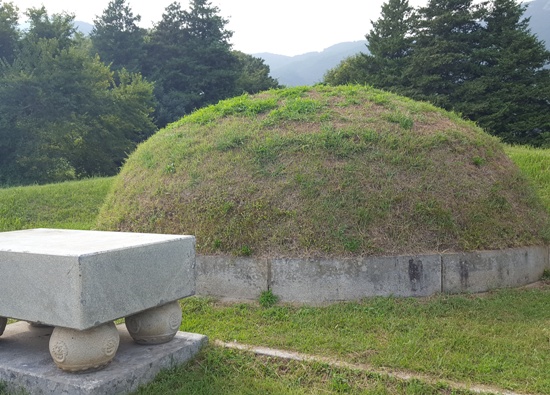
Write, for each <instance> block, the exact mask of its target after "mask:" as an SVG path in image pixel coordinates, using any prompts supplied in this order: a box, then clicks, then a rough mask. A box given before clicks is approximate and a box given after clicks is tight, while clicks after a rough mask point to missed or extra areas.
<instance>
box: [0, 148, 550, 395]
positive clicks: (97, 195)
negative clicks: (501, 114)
mask: <svg viewBox="0 0 550 395" xmlns="http://www.w3.org/2000/svg"><path fill="white" fill-rule="evenodd" d="M505 150H506V153H507V154H508V155H509V156H510V157H511V158H512V159H513V161H514V162H515V163H516V164H517V165H518V166H519V167H520V168H521V170H522V171H523V173H524V174H525V175H526V176H527V177H528V178H529V179H530V180H531V182H532V183H533V184H534V185H535V187H536V188H537V189H538V191H539V195H540V196H541V198H542V200H543V201H544V203H545V205H546V207H547V208H548V209H549V211H550V182H548V181H549V177H550V172H549V170H550V151H548V150H535V149H530V148H525V147H506V148H505ZM112 182H113V179H112V178H104V179H101V178H97V179H91V180H85V181H78V182H67V183H62V184H55V185H45V186H29V187H17V188H5V189H0V231H9V230H17V229H27V228H36V227H52V228H72V229H93V228H94V227H95V219H96V216H97V213H98V212H99V209H100V207H101V204H102V202H103V201H104V199H105V197H106V196H107V193H108V191H109V188H110V187H111V184H112ZM182 308H183V323H182V326H181V330H184V331H191V332H199V333H203V334H206V335H207V336H209V339H210V345H209V346H208V347H206V348H205V349H204V350H203V351H202V352H201V353H200V355H199V356H198V357H197V358H196V359H195V360H194V361H192V362H190V363H189V364H187V365H186V366H182V367H179V368H177V369H174V370H171V371H166V372H163V373H162V374H160V375H159V376H158V377H157V379H156V380H155V381H154V382H153V383H151V384H149V385H147V386H144V387H142V388H140V389H139V390H138V391H137V393H139V394H342V393H345V394H471V393H474V392H473V391H469V390H467V389H457V388H455V387H454V386H453V384H452V383H453V382H461V383H464V384H466V385H467V386H468V385H475V384H484V385H487V386H491V387H496V388H497V389H501V390H502V391H504V390H510V391H515V392H517V393H523V394H550V375H548V372H549V371H550V285H549V283H548V280H547V281H546V282H544V281H543V282H542V283H541V284H539V285H538V286H537V287H532V288H525V289H515V290H497V291H494V292H490V293H487V294H483V295H456V296H449V295H438V296H434V297H431V298H426V299H412V298H373V299H368V300H364V301H357V302H347V303H339V304H333V305H330V306H325V307H315V308H313V307H307V306H292V305H285V304H275V305H273V306H267V307H262V306H260V305H259V303H248V304H243V303H237V304H235V303H233V304H226V303H223V302H221V301H216V300H211V299H207V298H190V299H188V300H184V301H182ZM216 339H218V340H221V341H224V342H230V343H231V342H239V343H245V344H249V345H254V346H266V347H272V348H277V349H284V350H290V351H297V352H301V353H306V354H310V355H316V356H321V357H326V358H330V359H333V360H337V361H342V362H347V363H350V364H355V365H356V366H358V367H359V366H365V367H366V369H364V370H362V369H357V368H353V367H337V366H334V365H331V364H328V363H326V362H304V361H288V360H285V359H278V358H271V357H263V356H257V355H254V354H252V353H248V352H245V351H237V350H229V349H225V348H221V347H219V346H216V345H214V341H215V340H216ZM369 368H371V369H369ZM384 370H386V371H387V372H392V371H393V372H395V371H397V372H404V373H408V374H409V375H410V376H412V377H413V378H412V379H410V380H403V379H399V378H396V377H395V376H393V375H388V374H384V373H380V371H384ZM373 371H374V372H373ZM415 376H417V377H416V378H414V377H415ZM2 388H3V387H2V385H1V384H0V393H3V392H5V391H4V390H3V389H2ZM493 392H494V391H493Z"/></svg>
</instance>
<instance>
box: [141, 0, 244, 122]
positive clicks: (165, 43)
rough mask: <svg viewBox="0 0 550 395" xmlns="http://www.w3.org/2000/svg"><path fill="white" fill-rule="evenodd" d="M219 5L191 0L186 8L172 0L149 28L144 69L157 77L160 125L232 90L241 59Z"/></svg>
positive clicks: (157, 120) (215, 100) (153, 78)
mask: <svg viewBox="0 0 550 395" xmlns="http://www.w3.org/2000/svg"><path fill="white" fill-rule="evenodd" d="M219 11H220V10H219V9H218V7H214V6H212V5H211V3H210V2H208V1H206V0H191V3H190V9H189V11H185V10H183V9H182V8H181V5H180V4H179V3H172V4H171V5H169V6H168V7H167V8H166V10H165V13H164V14H163V16H162V20H161V21H160V22H159V23H158V24H157V25H156V26H155V28H154V29H153V31H152V33H151V36H150V39H149V42H148V44H147V61H146V62H144V75H145V76H147V77H148V78H149V79H150V80H153V81H155V96H156V98H157V100H158V107H157V110H156V113H155V116H156V122H157V125H158V126H159V127H163V126H165V125H166V124H167V123H169V122H173V121H175V120H177V119H179V118H180V117H182V116H183V115H185V114H188V113H190V112H191V111H193V110H194V109H197V108H200V107H202V106H204V105H207V104H212V103H215V102H217V101H218V100H220V99H224V98H227V97H230V96H233V95H234V94H235V84H236V80H237V78H238V76H239V71H238V66H239V65H238V61H237V59H236V57H235V56H233V54H232V53H231V44H230V43H229V39H230V38H231V36H232V32H231V31H228V30H226V29H225V25H226V24H227V20H225V19H224V18H222V17H221V16H220V15H219Z"/></svg>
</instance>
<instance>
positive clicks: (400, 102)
mask: <svg viewBox="0 0 550 395" xmlns="http://www.w3.org/2000/svg"><path fill="white" fill-rule="evenodd" d="M97 227H98V228H99V229H104V230H121V231H135V232H155V233H175V234H193V235H195V236H196V237H197V252H198V253H200V254H232V255H237V256H251V255H252V256H270V257H299V258H304V257H325V256H326V257H329V256H365V255H396V254H417V253H431V252H441V251H470V250H478V249H502V248H508V247H519V246H528V245H540V244H544V243H546V242H547V236H548V235H550V231H549V229H550V228H549V225H548V213H547V212H546V211H545V209H544V208H543V206H542V204H541V201H540V198H539V197H538V195H537V193H536V192H535V190H534V188H533V187H532V186H531V185H530V184H529V183H528V182H527V180H526V178H525V177H524V176H523V174H522V173H521V172H520V171H519V169H518V168H517V167H516V166H515V165H514V164H513V163H512V162H511V160H510V159H509V158H508V157H507V156H506V154H505V153H504V151H503V147H502V145H501V143H500V142H499V141H498V140H497V139H496V138H494V137H491V136H489V135H488V134H486V133H484V132H483V131H482V130H481V129H479V128H478V127H476V126H475V125H474V124H473V123H470V122H467V121H464V120H462V119H461V118H460V117H459V116H457V115H456V114H453V113H449V112H446V111H443V110H441V109H438V108H435V107H433V106H431V105H429V104H427V103H420V102H415V101H412V100H409V99H406V98H403V97H400V96H397V95H393V94H391V93H388V92H383V91H379V90H376V89H373V88H370V87H362V86H342V87H325V86H315V87H299V88H289V89H281V90H271V91H267V92H263V93H260V94H258V95H255V96H248V95H244V96H240V97H237V98H234V99H229V100H224V101H222V102H220V103H218V104H217V105H213V106H209V107H206V108H204V109H201V110H198V111H196V112H195V113H193V114H190V115H189V116H186V117H184V118H182V119H181V120H180V121H178V122H176V123H174V124H172V125H169V126H168V127H167V128H166V129H164V130H162V131H160V132H158V133H157V134H156V135H154V136H153V137H151V138H150V139H149V140H148V141H147V142H145V143H143V144H142V145H141V146H140V147H138V149H137V150H136V151H135V152H134V153H133V154H132V155H131V156H130V158H129V159H128V161H127V162H126V164H125V165H124V167H123V169H122V171H121V173H120V175H119V176H118V177H117V179H116V181H115V183H114V187H113V189H112V191H111V193H110V195H109V196H108V198H107V200H106V203H105V205H104V206H103V208H102V210H101V213H100V215H99V220H98V226H97Z"/></svg>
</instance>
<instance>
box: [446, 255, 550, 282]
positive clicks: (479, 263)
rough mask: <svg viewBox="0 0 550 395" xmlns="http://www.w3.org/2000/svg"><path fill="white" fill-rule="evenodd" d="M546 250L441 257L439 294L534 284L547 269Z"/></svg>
mask: <svg viewBox="0 0 550 395" xmlns="http://www.w3.org/2000/svg"><path fill="white" fill-rule="evenodd" d="M548 265H549V263H548V248H547V247H525V248H515V249H507V250H497V251H477V252H470V253H458V254H445V255H442V273H443V279H442V283H443V292H445V293H460V292H472V293H475V292H484V291H488V290H491V289H496V288H503V287H520V286H523V285H526V284H530V283H533V282H535V281H538V280H539V279H540V277H541V276H542V273H543V271H544V269H546V268H548Z"/></svg>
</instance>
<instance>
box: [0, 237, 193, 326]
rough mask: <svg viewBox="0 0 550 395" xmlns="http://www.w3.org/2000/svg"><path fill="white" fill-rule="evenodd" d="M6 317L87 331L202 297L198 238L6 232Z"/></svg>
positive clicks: (2, 282)
mask: <svg viewBox="0 0 550 395" xmlns="http://www.w3.org/2000/svg"><path fill="white" fill-rule="evenodd" d="M0 273H1V274H0V316H3V317H10V318H16V319H21V320H27V321H32V322H39V323H44V324H48V325H53V326H62V327H67V328H72V329H79V330H83V329H88V328H91V327H94V326H97V325H100V324H103V323H105V322H108V321H112V320H115V319H117V318H121V317H126V316H128V315H131V314H135V313H137V312H140V311H143V310H146V309H148V308H151V307H156V306H160V305H163V304H166V303H169V302H171V301H174V300H178V299H181V298H184V297H187V296H190V295H193V294H194V293H195V237H194V236H187V235H163V234H149V233H128V232H100V231H84V230H65V229H31V230H22V231H14V232H0Z"/></svg>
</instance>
